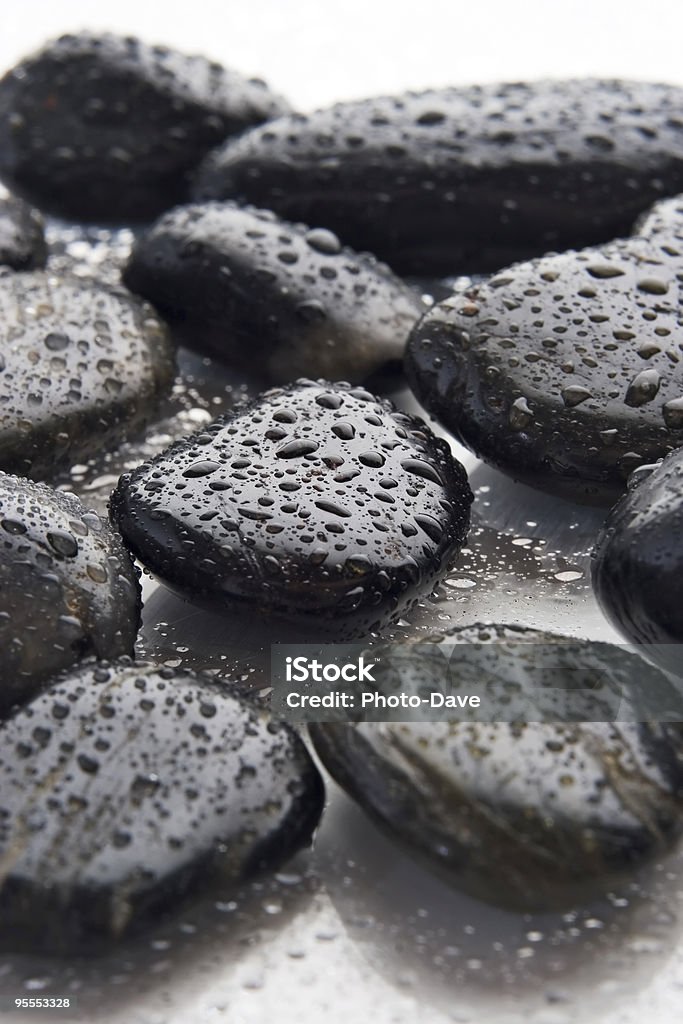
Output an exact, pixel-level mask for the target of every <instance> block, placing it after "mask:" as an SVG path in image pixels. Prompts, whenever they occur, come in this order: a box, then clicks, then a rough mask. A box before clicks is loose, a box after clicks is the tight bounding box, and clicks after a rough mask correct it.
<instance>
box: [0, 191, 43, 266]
mask: <svg viewBox="0 0 683 1024" xmlns="http://www.w3.org/2000/svg"><path fill="white" fill-rule="evenodd" d="M46 258H47V247H46V245H45V234H44V232H43V221H42V218H41V216H40V214H39V213H38V211H37V210H34V209H32V208H31V207H30V206H29V205H28V203H25V202H24V201H23V200H22V199H18V198H17V197H16V196H11V195H7V196H4V197H3V196H2V195H0V265H2V266H7V267H11V268H12V269H13V270H33V269H35V268H36V267H43V266H44V265H45V260H46Z"/></svg>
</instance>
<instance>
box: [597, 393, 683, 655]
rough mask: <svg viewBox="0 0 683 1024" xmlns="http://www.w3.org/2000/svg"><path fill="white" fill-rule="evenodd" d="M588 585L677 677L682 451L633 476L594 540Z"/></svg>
mask: <svg viewBox="0 0 683 1024" xmlns="http://www.w3.org/2000/svg"><path fill="white" fill-rule="evenodd" d="M681 417H682V419H683V402H682V403H681ZM593 588H594V590H595V595H596V597H597V599H598V601H599V603H600V606H601V608H602V610H603V612H604V613H605V615H606V616H607V618H608V619H609V620H610V621H611V622H612V623H613V625H614V626H616V628H617V629H618V630H619V631H620V632H621V633H623V634H624V635H625V636H627V637H628V639H629V640H634V641H635V642H636V643H639V644H648V645H652V646H650V647H649V648H648V651H647V654H648V657H652V658H654V659H656V660H657V661H660V662H661V663H662V664H664V665H665V666H666V667H667V668H669V669H671V670H673V671H674V672H676V673H677V674H679V675H683V657H682V656H681V651H682V650H683V649H682V648H681V647H680V645H681V644H683V449H681V448H679V449H678V451H676V452H673V453H672V454H671V455H668V456H667V457H666V458H665V459H664V460H663V462H661V463H660V464H659V465H657V466H650V467H646V468H645V467H644V468H643V469H642V470H641V471H639V472H638V473H636V474H634V479H633V481H632V483H631V486H630V487H629V490H628V492H627V493H626V494H625V495H624V497H623V498H622V499H621V501H620V502H619V503H618V504H617V505H616V506H615V507H614V508H613V509H612V511H611V512H610V514H609V517H608V518H607V521H606V523H605V526H604V527H603V530H602V533H601V534H600V537H599V538H598V541H597V544H596V548H595V555H594V561H593Z"/></svg>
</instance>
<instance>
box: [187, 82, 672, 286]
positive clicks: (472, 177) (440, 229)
mask: <svg viewBox="0 0 683 1024" xmlns="http://www.w3.org/2000/svg"><path fill="white" fill-rule="evenodd" d="M682 105H683V90H682V89H680V88H678V87H676V86H668V85H656V84H649V83H645V82H629V81H622V82H620V81H611V80H610V81H601V80H595V79H581V80H568V81H540V82H535V83H519V82H517V83H507V84H495V85H482V86H472V87H458V88H448V89H442V90H437V91H429V92H424V93H419V94H416V93H406V94H404V95H400V96H393V97H378V98H372V99H367V100H362V101H353V102H348V103H340V104H338V105H336V106H334V107H331V108H328V109H324V110H320V111H318V112H316V113H314V114H312V115H310V116H309V117H305V118H303V117H300V116H286V117H282V118H279V119H278V120H276V121H274V122H272V123H271V124H268V125H265V126H263V127H260V128H256V129H254V130H252V131H250V132H248V133H246V134H245V135H243V136H242V137H240V138H238V139H234V140H229V141H228V142H227V143H226V144H225V145H224V146H222V147H221V148H220V149H219V150H218V151H217V152H216V153H213V154H211V155H210V156H209V157H208V158H207V160H206V161H205V163H204V165H203V166H202V168H201V170H200V173H199V176H198V181H197V185H196V189H195V195H196V197H197V198H201V199H230V198H233V199H240V200H246V201H248V202H252V203H254V204H256V205H258V206H262V207H264V208H266V209H272V210H275V211H276V212H277V213H278V214H280V215H281V216H282V217H286V218H288V219H290V220H303V221H305V222H307V223H311V224H320V225H324V226H325V227H327V228H330V229H332V230H333V231H336V232H337V233H338V234H339V237H340V238H342V239H343V240H344V241H345V242H346V243H347V244H348V245H352V246H354V248H356V249H368V250H370V251H371V252H374V253H376V254H377V256H379V257H380V258H381V259H384V260H386V261H387V263H389V265H390V266H392V267H393V268H394V269H395V270H398V271H401V272H405V273H413V274H447V275H448V274H457V273H468V274H469V273H472V272H481V271H491V270H495V269H497V268H499V267H501V266H505V265H506V264H508V263H510V262H512V261H513V260H518V259H527V258H529V257H531V256H537V255H540V254H541V253H544V252H548V251H549V250H558V249H566V248H569V247H576V246H586V245H594V244H598V243H601V242H604V241H607V240H609V239H611V238H615V237H618V236H619V235H624V234H626V233H628V232H629V231H630V229H631V226H632V224H633V222H634V220H635V219H636V217H637V216H638V215H639V214H640V213H641V212H642V211H643V210H645V209H646V208H647V207H648V206H649V205H651V204H652V203H653V202H655V201H656V200H657V199H659V198H661V197H662V196H665V195H667V194H668V195H670V194H672V193H676V192H680V191H681V189H683V131H681V123H682V122H681V118H680V110H681V106H682Z"/></svg>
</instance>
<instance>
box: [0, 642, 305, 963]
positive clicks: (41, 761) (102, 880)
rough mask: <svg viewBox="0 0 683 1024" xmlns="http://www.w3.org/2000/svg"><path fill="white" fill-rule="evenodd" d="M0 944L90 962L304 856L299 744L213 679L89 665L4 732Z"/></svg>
mask: <svg viewBox="0 0 683 1024" xmlns="http://www.w3.org/2000/svg"><path fill="white" fill-rule="evenodd" d="M0 748H1V750H2V753H0V793H1V795H0V808H2V811H1V816H0V856H1V857H2V866H3V870H2V874H1V876H0V909H1V913H0V944H2V945H3V946H4V947H5V948H6V949H10V950H12V951H14V952H16V951H18V950H26V951H30V952H33V951H37V950H46V951H49V952H51V953H61V954H72V953H74V952H76V951H78V952H80V951H83V952H92V951H96V950H97V949H99V948H100V947H101V946H103V945H104V944H105V943H107V942H108V941H112V940H117V939H120V938H121V937H122V936H125V935H128V934H131V933H134V932H137V931H140V930H141V929H142V928H144V927H145V926H146V925H150V924H153V923H155V922H156V921H157V920H159V919H161V918H163V917H164V916H168V914H169V913H170V912H172V911H173V910H175V909H176V908H177V907H178V906H180V905H182V904H183V902H185V901H186V900H187V898H188V897H190V896H197V895H200V894H201V893H202V892H206V891H207V890H210V889H211V888H215V887H218V886H221V885H223V886H225V885H226V884H228V885H230V884H231V883H236V882H238V881H241V880H242V879H245V878H247V877H249V876H251V875H252V874H254V873H256V872H261V871H264V870H272V869H274V868H275V867H277V866H279V865H280V864H281V863H283V862H284V861H285V860H286V859H287V858H288V857H289V856H291V855H292V854H293V853H294V852H295V851H296V850H298V849H299V848H300V847H302V846H304V845H305V844H306V843H308V842H309V840H310V837H311V833H312V831H313V829H314V828H315V826H316V824H317V822H318V819H319V817H320V813H321V810H322V804H323V786H322V781H321V779H320V775H319V774H318V771H317V769H316V768H315V766H314V764H313V762H312V761H311V759H310V757H309V755H308V753H307V752H306V748H305V747H304V745H303V743H302V742H301V740H300V739H299V738H298V736H297V735H296V733H294V732H293V731H292V730H291V729H289V728H288V727H286V726H285V725H275V724H274V723H273V722H272V721H271V720H270V717H269V716H268V715H266V714H264V713H263V712H258V711H256V710H255V709H254V708H251V707H250V706H249V705H247V704H246V703H243V702H242V701H240V700H237V699H236V698H235V697H232V696H231V695H230V694H229V692H227V689H226V687H225V686H221V685H220V684H216V683H215V681H214V682H213V683H212V681H211V680H210V679H209V678H208V677H202V676H199V675H195V674H193V673H190V672H187V671H180V670H178V671H174V670H172V669H168V668H159V667H158V666H154V665H134V664H132V663H130V662H128V661H126V660H123V661H120V662H117V663H112V664H109V665H105V666H104V667H102V666H96V665H87V666H83V667H82V668H80V669H79V670H78V671H75V672H73V673H72V674H70V675H65V676H63V677H62V678H60V679H58V680H56V681H55V682H54V683H53V684H52V685H51V686H50V688H49V689H48V690H46V691H45V692H44V693H43V694H41V695H40V696H39V697H37V698H36V699H35V700H34V701H32V703H31V704H29V705H28V706H27V707H25V708H22V709H21V710H20V711H19V712H18V713H17V714H16V715H15V716H14V717H13V718H12V719H11V720H10V721H8V722H5V723H4V724H3V725H2V726H0Z"/></svg>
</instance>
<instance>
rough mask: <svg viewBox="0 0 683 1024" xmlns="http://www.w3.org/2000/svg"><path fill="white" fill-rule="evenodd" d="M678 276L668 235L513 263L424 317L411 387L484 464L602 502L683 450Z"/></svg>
mask: <svg viewBox="0 0 683 1024" xmlns="http://www.w3.org/2000/svg"><path fill="white" fill-rule="evenodd" d="M681 275H683V238H677V237H676V235H675V234H674V233H673V232H671V233H667V234H661V233H660V234H653V235H652V236H651V237H648V236H634V237H633V238H629V239H626V240H618V241H615V242H612V243H610V244H609V245H605V246H600V247H598V248H593V249H584V250H581V251H579V252H571V251H570V252H567V253H562V254H558V255H550V256H544V257H543V258H541V259H538V260H532V261H530V262H528V263H518V264H515V265H513V266H511V267H508V268H506V269H505V270H502V271H500V272H499V273H498V274H496V275H494V276H493V277H491V278H489V279H488V281H486V282H483V283H481V284H478V285H474V286H473V287H472V288H470V289H468V290H466V291H464V292H461V293H459V294H457V295H453V296H452V297H451V298H449V299H447V300H445V301H444V302H442V303H440V304H439V305H437V306H435V307H434V308H433V309H432V310H430V311H429V313H427V315H426V316H425V317H424V318H423V320H422V321H421V322H420V324H419V325H418V327H417V328H416V329H415V331H414V332H413V335H412V337H411V340H410V342H409V345H408V349H407V353H406V370H407V374H408V377H409V380H410V382H411V385H412V387H413V389H414V391H415V393H416V395H417V397H418V398H419V400H420V402H421V403H422V404H423V405H424V406H425V408H427V409H428V410H429V411H430V412H431V413H432V414H433V415H434V416H436V418H437V419H438V420H439V421H440V422H441V423H443V425H444V426H445V427H447V428H448V429H449V430H450V431H452V433H453V434H454V435H455V436H456V437H457V438H458V440H460V441H462V442H463V443H464V444H466V445H467V446H468V447H469V448H471V449H472V450H473V451H475V452H476V453H477V454H478V455H480V456H481V458H483V459H484V460H485V461H487V462H489V463H491V464H492V465H494V466H496V467H497V468H499V469H502V470H503V471H504V472H506V473H509V474H510V475H511V476H513V477H514V478H515V479H518V480H522V481H523V482H524V483H527V484H531V486H533V487H539V488H541V489H542V490H547V491H550V492H553V493H556V494H560V495H564V496H568V497H571V498H574V499H576V500H587V501H593V502H600V503H609V504H612V503H613V502H614V501H615V500H616V499H617V498H618V496H619V495H620V494H621V493H623V491H624V489H625V487H626V481H627V479H628V476H629V474H630V473H631V472H632V471H633V470H634V469H635V468H636V467H637V466H639V465H641V464H644V463H648V462H653V461H655V460H656V459H658V458H660V457H661V456H663V455H666V454H667V452H669V451H672V450H673V449H675V448H677V447H679V446H680V445H683V329H682V328H681V321H680V294H681V282H680V278H681Z"/></svg>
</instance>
